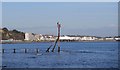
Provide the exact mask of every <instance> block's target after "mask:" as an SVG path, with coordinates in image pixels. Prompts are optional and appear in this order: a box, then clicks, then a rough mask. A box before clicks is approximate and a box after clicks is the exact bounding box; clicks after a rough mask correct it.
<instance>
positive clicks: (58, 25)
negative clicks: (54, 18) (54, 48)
mask: <svg viewBox="0 0 120 70" xmlns="http://www.w3.org/2000/svg"><path fill="white" fill-rule="evenodd" d="M57 27H58V52H60V27H61V25H60V24H59V22H58V23H57Z"/></svg>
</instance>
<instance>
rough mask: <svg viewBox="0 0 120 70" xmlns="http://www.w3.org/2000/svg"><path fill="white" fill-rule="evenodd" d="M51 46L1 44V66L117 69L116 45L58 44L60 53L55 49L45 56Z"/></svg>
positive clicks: (92, 43)
mask: <svg viewBox="0 0 120 70" xmlns="http://www.w3.org/2000/svg"><path fill="white" fill-rule="evenodd" d="M51 44H53V43H52V42H44V43H26V44H25V43H24V44H3V45H2V48H4V49H5V53H3V54H2V65H3V67H6V68H118V42H61V43H60V45H61V52H60V53H58V52H57V46H56V48H55V52H51V51H50V52H49V53H47V52H45V51H46V49H47V48H48V47H49V46H50V45H51ZM14 48H15V49H16V53H13V49H14ZM25 48H27V49H28V50H27V53H24V49H25ZM36 48H39V53H36V50H35V49H36ZM52 48H53V47H51V49H52ZM51 49H50V50H51Z"/></svg>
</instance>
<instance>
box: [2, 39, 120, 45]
mask: <svg viewBox="0 0 120 70" xmlns="http://www.w3.org/2000/svg"><path fill="white" fill-rule="evenodd" d="M44 42H45V43H47V42H55V41H20V42H14V41H13V42H0V44H23V43H25V44H27V43H28V44H29V43H44ZM60 42H120V41H117V40H101V41H100V40H95V41H60Z"/></svg>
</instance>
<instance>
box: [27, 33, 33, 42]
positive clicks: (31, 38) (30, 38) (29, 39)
mask: <svg viewBox="0 0 120 70" xmlns="http://www.w3.org/2000/svg"><path fill="white" fill-rule="evenodd" d="M25 40H28V41H34V40H35V36H34V34H32V33H25Z"/></svg>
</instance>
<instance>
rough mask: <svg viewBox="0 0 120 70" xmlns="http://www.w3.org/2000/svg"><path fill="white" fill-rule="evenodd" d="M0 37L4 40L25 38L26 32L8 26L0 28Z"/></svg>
mask: <svg viewBox="0 0 120 70" xmlns="http://www.w3.org/2000/svg"><path fill="white" fill-rule="evenodd" d="M1 37H2V38H1ZM0 38H1V39H2V40H8V39H14V40H24V38H25V33H23V32H20V31H17V30H15V29H14V30H8V29H7V28H2V29H0Z"/></svg>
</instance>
